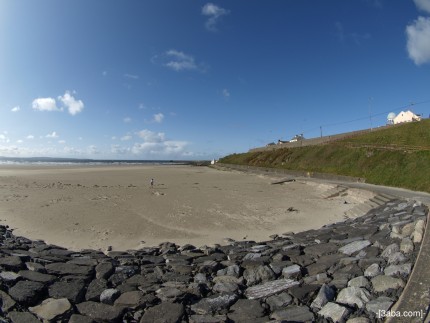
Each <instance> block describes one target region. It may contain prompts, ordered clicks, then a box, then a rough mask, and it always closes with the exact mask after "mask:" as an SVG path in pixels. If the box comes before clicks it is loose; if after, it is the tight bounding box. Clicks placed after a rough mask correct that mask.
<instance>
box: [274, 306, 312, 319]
mask: <svg viewBox="0 0 430 323" xmlns="http://www.w3.org/2000/svg"><path fill="white" fill-rule="evenodd" d="M270 318H272V319H275V320H279V321H287V322H312V321H314V319H315V317H314V314H313V313H312V312H311V311H310V310H309V307H307V306H294V305H290V306H287V307H286V308H285V309H283V310H280V311H276V312H274V313H272V314H271V315H270Z"/></svg>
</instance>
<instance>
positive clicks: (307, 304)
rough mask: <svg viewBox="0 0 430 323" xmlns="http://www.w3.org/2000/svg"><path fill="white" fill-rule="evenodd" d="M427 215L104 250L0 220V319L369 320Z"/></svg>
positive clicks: (382, 212)
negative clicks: (74, 246) (27, 232)
mask: <svg viewBox="0 0 430 323" xmlns="http://www.w3.org/2000/svg"><path fill="white" fill-rule="evenodd" d="M427 214H428V208H427V207H426V206H424V205H421V204H420V203H417V202H414V201H400V200H395V201H390V202H388V203H386V204H385V205H383V206H381V207H379V208H377V209H374V210H372V211H370V212H369V213H368V214H366V215H364V216H362V217H360V218H357V219H349V220H347V221H345V222H342V223H336V224H332V225H328V226H325V227H323V228H321V229H319V230H309V231H305V232H301V233H297V234H285V235H283V236H281V237H275V238H274V239H273V240H271V241H266V242H259V243H257V242H252V241H231V240H230V241H229V244H228V245H225V246H216V247H201V248H196V247H194V246H192V245H184V246H181V247H179V246H177V245H175V244H174V243H169V242H166V243H163V244H161V245H159V246H158V247H146V248H142V249H140V250H129V251H125V252H118V251H110V252H108V253H107V254H104V253H102V252H101V251H96V250H82V251H80V252H75V251H71V250H67V249H64V248H61V247H58V246H54V245H49V244H46V243H45V242H43V241H31V240H28V239H26V238H23V237H16V236H14V235H13V234H12V232H11V231H10V230H8V229H7V227H4V226H0V268H1V271H0V283H1V285H0V305H1V308H0V311H1V312H0V313H1V315H0V316H1V317H2V318H0V322H26V323H29V322H39V321H45V322H51V321H52V322H193V323H200V322H268V321H272V322H273V321H276V322H284V321H285V322H288V321H295V322H308V321H321V322H323V321H330V320H331V321H336V322H337V321H339V322H342V321H349V322H370V321H372V322H373V321H377V320H379V317H378V315H380V313H381V312H380V311H385V310H388V309H389V308H390V307H391V306H392V305H393V304H394V302H396V300H397V299H398V297H399V296H400V294H401V293H402V290H403V288H404V286H405V284H406V282H407V279H408V276H409V275H410V273H411V270H412V269H413V266H414V263H415V260H416V257H417V255H418V251H419V248H420V243H421V240H422V237H423V234H424V230H425V225H426V219H427Z"/></svg>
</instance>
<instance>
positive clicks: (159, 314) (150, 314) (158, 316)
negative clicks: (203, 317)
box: [140, 302, 185, 323]
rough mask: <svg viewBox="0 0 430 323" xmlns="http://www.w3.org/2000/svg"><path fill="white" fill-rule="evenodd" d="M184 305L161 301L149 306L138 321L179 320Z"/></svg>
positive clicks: (173, 322)
mask: <svg viewBox="0 0 430 323" xmlns="http://www.w3.org/2000/svg"><path fill="white" fill-rule="evenodd" d="M184 313H185V309H184V305H182V304H178V303H170V302H163V303H161V304H159V305H155V306H154V307H150V308H149V309H147V310H146V311H145V314H143V316H142V318H141V320H140V322H141V323H147V322H166V323H170V322H171V323H175V322H181V320H182V317H183V316H184Z"/></svg>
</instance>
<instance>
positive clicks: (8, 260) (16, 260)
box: [0, 256, 24, 272]
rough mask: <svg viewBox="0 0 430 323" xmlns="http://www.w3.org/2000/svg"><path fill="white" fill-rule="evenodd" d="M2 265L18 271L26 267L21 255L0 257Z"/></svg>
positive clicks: (0, 265)
mask: <svg viewBox="0 0 430 323" xmlns="http://www.w3.org/2000/svg"><path fill="white" fill-rule="evenodd" d="M0 267H2V268H4V269H6V270H12V271H15V272H16V271H18V270H20V269H23V268H24V263H23V262H22V260H21V258H20V257H16V256H9V257H4V258H0Z"/></svg>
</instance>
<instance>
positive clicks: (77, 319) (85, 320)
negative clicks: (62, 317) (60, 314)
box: [69, 314, 94, 323]
mask: <svg viewBox="0 0 430 323" xmlns="http://www.w3.org/2000/svg"><path fill="white" fill-rule="evenodd" d="M69 323H94V321H93V320H92V319H91V318H90V317H88V316H84V315H80V314H73V315H72V316H71V317H70V320H69Z"/></svg>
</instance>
